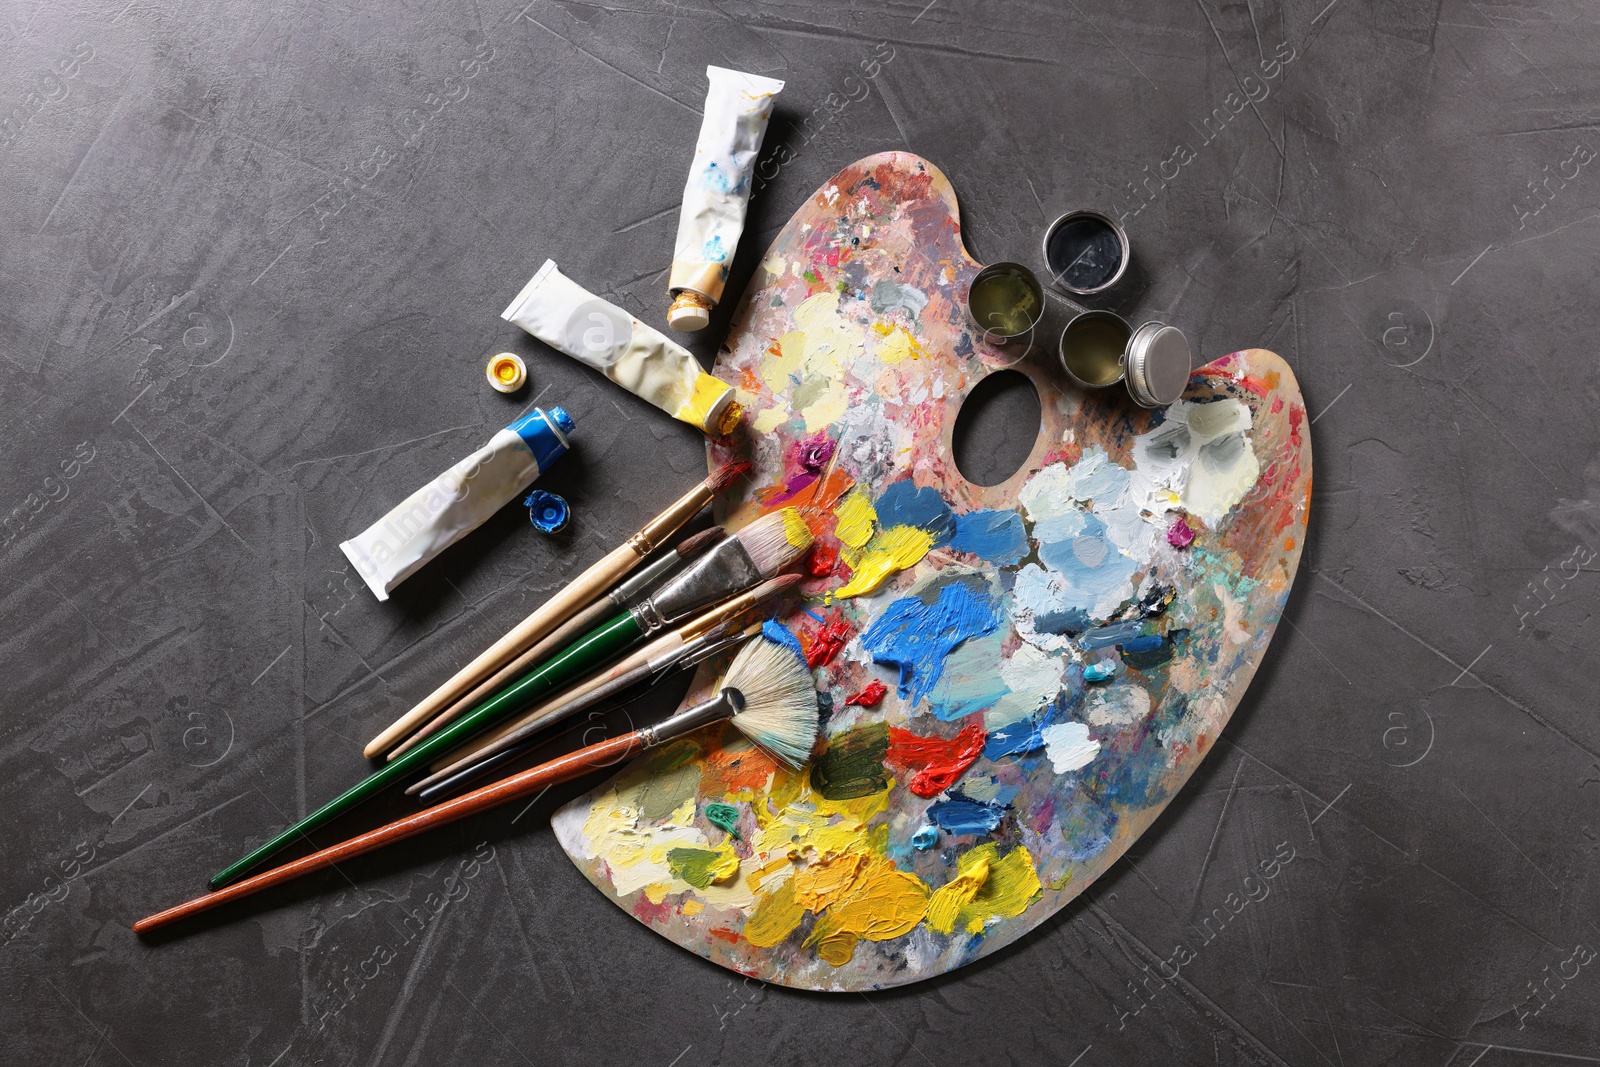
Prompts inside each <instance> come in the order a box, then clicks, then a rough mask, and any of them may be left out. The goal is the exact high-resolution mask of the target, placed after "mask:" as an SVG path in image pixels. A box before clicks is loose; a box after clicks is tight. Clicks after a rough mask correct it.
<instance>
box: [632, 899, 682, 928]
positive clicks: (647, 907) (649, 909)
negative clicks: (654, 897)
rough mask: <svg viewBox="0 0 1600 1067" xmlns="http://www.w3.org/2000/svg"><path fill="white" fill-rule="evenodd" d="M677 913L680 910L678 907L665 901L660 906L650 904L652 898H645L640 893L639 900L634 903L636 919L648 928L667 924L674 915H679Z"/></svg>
mask: <svg viewBox="0 0 1600 1067" xmlns="http://www.w3.org/2000/svg"><path fill="white" fill-rule="evenodd" d="M677 911H678V908H677V906H676V905H674V904H669V903H667V902H666V901H665V900H663V901H662V902H661V903H659V904H652V903H650V898H649V897H647V896H645V895H644V894H643V893H640V894H639V899H638V900H636V901H634V902H633V915H634V918H636V919H638V920H639V921H640V922H642V923H644V924H645V925H646V926H653V925H655V924H656V923H660V922H666V921H667V920H668V919H670V918H672V916H673V915H675V914H677Z"/></svg>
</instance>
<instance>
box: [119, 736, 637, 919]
mask: <svg viewBox="0 0 1600 1067" xmlns="http://www.w3.org/2000/svg"><path fill="white" fill-rule="evenodd" d="M643 747H644V735H643V734H641V733H640V732H639V731H637V730H636V731H634V732H633V733H628V734H623V735H622V736H621V737H614V738H611V739H610V740H608V741H601V742H600V743H599V744H597V745H589V746H587V747H586V748H580V749H578V750H577V751H576V752H570V753H568V754H567V755H565V756H562V757H561V758H560V759H554V760H551V761H550V762H548V763H541V764H540V765H539V766H537V767H531V768H529V769H528V770H525V771H523V772H522V773H521V774H514V775H512V776H511V777H509V778H505V779H502V780H501V781H498V782H495V783H494V784H493V785H486V786H484V787H483V788H482V789H474V790H473V791H472V792H470V793H465V794H463V795H461V796H459V797H456V798H455V799H454V800H447V801H445V802H444V803H443V804H438V805H435V806H434V807H431V808H426V809H424V810H422V811H419V812H417V813H416V814H415V815H408V816H406V817H405V818H403V819H396V820H395V821H394V822H392V823H389V824H388V825H387V826H380V827H379V828H378V829H376V830H371V831H368V832H367V833H364V834H362V835H361V836H360V837H353V838H351V839H350V840H348V841H345V842H342V843H341V844H337V845H333V846H331V847H329V848H325V849H323V850H322V851H320V852H313V853H312V854H311V855H309V856H306V857H304V858H302V859H298V860H295V861H294V862H293V863H285V864H284V865H283V866H281V867H274V868H273V869H272V870H270V871H264V872H262V873H261V874H258V875H255V876H254V877H252V878H246V879H245V880H244V881H242V882H236V883H235V884H233V885H230V886H228V887H227V888H226V889H219V890H217V891H216V892H215V893H208V894H206V895H205V896H203V897H196V898H195V899H193V900H190V901H188V902H186V903H183V904H179V905H178V906H177V907H173V908H168V909H167V910H166V911H163V912H158V913H156V914H155V915H151V916H149V917H148V918H144V919H140V920H139V921H138V922H136V923H134V924H133V932H134V933H136V934H142V933H145V932H147V931H150V930H158V929H160V928H161V927H163V926H168V925H170V924H172V923H175V922H177V921H178V920H179V919H183V918H187V917H188V916H190V915H197V914H199V913H200V912H203V911H210V910H211V909H212V908H216V907H220V906H221V905H223V904H226V903H228V902H229V901H231V900H238V899H239V898H240V897H248V896H252V895H254V894H256V893H259V892H261V891H262V890H263V889H270V888H272V887H273V886H275V885H282V884H283V883H285V882H291V881H293V880H294V879H296V878H299V877H300V876H301V875H303V874H310V873H311V872H313V871H320V870H324V869H326V868H328V867H332V866H334V865H335V864H337V863H339V862H340V861H341V860H347V859H351V858H353V857H355V856H360V855H363V854H365V853H368V852H372V851H375V850H377V849H380V848H382V847H383V846H384V845H389V844H393V843H394V842H396V841H404V840H405V839H406V838H408V837H415V836H416V835H418V834H420V833H422V832H423V831H425V830H431V829H433V828H434V827H435V826H443V825H444V824H445V823H451V822H456V821H458V820H460V819H465V818H467V817H468V816H469V815H476V814H478V813H479V812H482V811H488V810H489V809H490V808H495V807H499V806H500V805H501V804H506V803H509V802H510V801H513V800H518V799H521V798H522V797H526V796H529V795H530V794H534V793H538V792H540V791H542V790H544V789H548V788H549V787H550V786H553V785H559V784H560V783H562V782H567V781H571V780H572V779H574V778H581V777H583V776H584V775H585V774H588V773H590V772H591V771H597V770H600V769H602V768H605V767H612V766H615V765H616V764H618V763H621V762H622V761H623V760H625V759H627V758H628V757H629V756H631V755H633V754H634V753H635V752H637V751H639V750H640V749H641V748H643Z"/></svg>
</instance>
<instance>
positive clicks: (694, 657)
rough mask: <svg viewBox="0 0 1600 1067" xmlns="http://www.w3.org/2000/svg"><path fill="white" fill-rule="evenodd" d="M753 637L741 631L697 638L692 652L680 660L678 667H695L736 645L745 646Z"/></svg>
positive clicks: (691, 649) (692, 646)
mask: <svg viewBox="0 0 1600 1067" xmlns="http://www.w3.org/2000/svg"><path fill="white" fill-rule="evenodd" d="M751 636H752V635H751V634H750V633H748V632H747V631H744V630H740V631H738V632H736V633H731V634H723V633H715V634H707V635H706V636H705V637H697V638H695V639H694V641H693V643H692V645H691V648H690V650H689V651H688V652H687V653H686V654H685V655H684V656H683V658H682V659H680V660H678V666H680V667H693V666H694V665H695V664H697V663H703V662H705V661H706V660H708V659H710V658H711V657H712V656H715V655H716V654H717V653H718V652H723V651H726V650H727V649H730V648H733V647H734V646H735V645H742V644H744V643H745V642H746V641H748V640H750V638H751Z"/></svg>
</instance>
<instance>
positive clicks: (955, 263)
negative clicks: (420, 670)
mask: <svg viewBox="0 0 1600 1067" xmlns="http://www.w3.org/2000/svg"><path fill="white" fill-rule="evenodd" d="M978 267H979V264H977V263H976V262H974V261H973V260H972V259H971V257H969V256H968V255H967V253H966V250H965V249H964V248H963V247H962V244H961V237H960V222H959V218H958V213H957V207H956V198H955V193H954V192H953V190H952V189H951V187H950V183H949V182H948V181H947V180H946V179H945V177H944V175H943V174H941V173H940V172H939V171H938V170H937V169H936V168H935V167H933V166H932V165H931V164H930V163H928V162H927V161H926V160H923V159H921V158H919V157H917V156H914V155H910V154H906V153H885V154H882V155H877V156H871V157H869V158H867V159H863V160H861V161H859V162H857V163H855V164H852V165H851V166H849V167H846V168H845V169H844V170H842V171H841V172H840V173H839V174H838V175H836V176H835V177H834V178H833V179H832V180H831V181H829V182H828V183H826V184H825V185H824V186H823V187H822V188H821V189H820V190H818V191H817V193H816V194H815V195H814V196H812V197H811V198H810V199H809V200H808V201H807V202H806V203H805V204H804V205H802V206H801V208H800V209H799V210H798V211H797V212H796V213H795V215H794V217H793V218H792V219H791V220H790V221H789V223H788V225H787V226H786V227H785V228H784V230H783V232H782V233H780V234H779V236H778V238H777V240H776V241H774V242H773V245H772V248H771V249H770V251H769V253H768V255H767V258H766V259H765V260H764V262H763V266H762V269H761V270H760V271H758V273H757V276H756V278H755V280H754V282H753V283H752V285H751V287H750V290H749V292H748V293H747V294H746V296H745V299H744V303H743V305H742V308H741V310H740V312H739V314H738V316H737V319H736V322H735V324H734V326H733V328H732V331H731V332H730V335H729V338H728V342H727V345H726V347H725V348H724V349H723V351H722V353H721V355H720V357H719V359H718V361H717V366H716V373H717V374H718V375H719V376H721V377H722V378H723V379H724V380H726V381H729V382H731V383H733V384H735V385H736V386H738V387H739V390H740V400H741V402H742V403H743V404H744V407H745V419H744V423H743V425H742V427H741V430H740V431H739V433H738V434H737V435H736V436H735V438H734V439H733V443H732V445H731V446H726V447H714V448H713V453H714V454H713V455H712V456H711V457H710V458H711V460H712V462H713V463H715V462H716V461H718V460H720V459H722V458H725V456H726V455H728V454H729V453H737V454H740V455H743V456H744V457H746V458H748V459H749V460H751V462H752V463H753V470H752V472H751V477H750V480H749V481H748V482H747V483H744V484H742V485H740V486H738V487H736V489H735V490H733V491H732V492H730V493H729V494H728V495H727V496H726V497H725V498H724V499H722V500H721V501H720V502H719V506H720V507H721V509H722V512H721V514H722V517H724V518H725V519H726V521H728V522H729V524H730V525H731V526H734V527H738V526H741V525H743V524H744V523H746V522H749V521H750V520H751V519H753V518H754V517H755V516H756V515H758V514H760V513H762V512H764V511H769V510H772V509H774V508H778V507H783V506H795V507H799V508H800V509H801V510H802V513H803V514H804V515H805V517H806V519H807V522H808V524H809V525H810V526H811V527H812V529H813V531H814V532H815V533H816V535H817V544H818V547H817V548H816V549H814V550H813V555H812V557H811V559H810V560H809V561H808V564H807V566H808V574H810V575H811V576H810V577H808V579H807V581H806V582H805V583H804V584H803V585H802V587H801V588H802V590H803V592H804V598H803V601H804V602H803V603H801V604H795V603H792V602H791V603H789V604H787V605H786V607H785V614H784V617H783V619H782V621H783V622H784V623H785V624H786V625H787V626H788V628H789V629H790V630H791V631H792V632H793V633H795V634H796V635H797V636H798V637H799V639H800V641H801V643H802V645H803V646H804V649H805V651H806V653H807V655H808V658H810V659H813V660H815V661H816V667H815V671H814V674H815V678H816V685H817V689H818V692H819V693H820V694H821V699H822V702H823V705H824V716H825V720H824V725H823V735H824V738H825V739H826V749H825V750H823V751H821V753H820V755H818V756H817V758H816V759H815V761H814V762H813V764H812V766H811V767H810V768H809V769H807V770H805V771H801V772H794V773H791V772H789V771H786V770H783V769H782V768H779V767H778V766H776V765H774V764H773V763H772V762H771V761H770V760H769V759H768V758H767V757H766V756H765V755H764V754H762V753H761V752H760V751H758V750H756V749H754V748H753V747H751V746H750V745H749V744H748V743H747V742H745V741H743V740H742V739H741V738H739V736H738V735H737V734H736V733H735V732H734V731H733V730H732V728H731V727H730V728H727V729H726V730H711V731H703V732H702V733H701V734H700V735H696V736H695V737H694V738H692V739H685V740H681V741H679V742H677V743H675V744H673V745H670V746H667V747H665V748H663V749H661V750H658V751H656V752H654V753H651V754H649V755H647V756H646V757H643V758H641V759H640V760H638V761H636V762H635V763H633V764H632V765H630V766H628V767H627V768H625V769H624V770H623V771H622V772H621V773H619V774H618V775H617V776H616V777H615V778H613V779H612V780H611V781H610V782H608V783H606V784H605V785H603V786H601V787H599V788H598V789H596V790H594V791H593V792H591V793H589V794H587V795H586V796H584V797H581V798H579V799H578V800H575V801H573V802H572V803H570V804H568V805H567V806H565V807H564V808H562V809H561V810H560V811H559V812H558V813H557V814H556V816H555V818H554V820H553V822H554V826H555V829H556V833H557V835H558V837H559V839H560V841H561V844H562V846H563V847H564V848H565V849H566V851H567V853H568V855H569V856H571V857H572V860H573V862H574V863H576V864H577V865H578V868H579V869H580V870H581V871H583V873H584V874H585V875H586V876H587V877H588V878H589V879H590V880H591V881H593V882H594V884H595V885H596V886H598V887H599V888H600V889H601V891H602V892H604V893H605V894H606V895H607V896H609V897H610V898H611V899H613V900H614V901H616V903H617V904H618V905H619V906H621V907H623V908H625V909H626V910H627V911H628V912H629V913H630V914H632V915H633V916H634V917H636V918H637V919H638V920H639V921H641V922H643V923H644V924H645V925H647V926H649V927H650V928H651V929H652V930H654V931H656V932H657V933H659V934H661V935H663V936H664V937H668V938H670V939H672V940H673V941H675V942H677V943H678V944H680V945H683V946H684V947H685V948H688V949H690V950H692V951H694V952H696V953H699V954H700V955H702V956H704V957H706V958H707V959H710V960H712V961H714V962H716V963H719V964H722V965H724V966H726V967H729V968H732V969H734V970H737V971H739V972H741V973H743V974H747V975H751V976H754V977H756V978H759V979H761V980H763V981H769V982H778V983H782V984H785V985H791V986H797V987H802V988H808V989H816V990H828V991H839V992H849V991H857V990H866V989H875V988H881V987H884V986H892V985H900V984H904V983H907V982H914V981H917V980H919V979H923V978H929V977H932V976H934V975H938V974H942V973H944V972H946V971H949V970H951V969H952V968H955V967H959V966H961V965H962V964H964V963H968V962H971V961H972V960H974V959H977V958H979V957H981V956H983V955H985V954H987V953H990V952H993V951H994V950H996V949H998V948H1000V947H1001V946H1003V945H1006V944H1008V943H1010V942H1011V941H1014V940H1015V939H1017V938H1018V937H1021V936H1022V935H1023V934H1025V933H1027V932H1028V931H1029V930H1031V929H1033V928H1034V927H1035V926H1037V925H1038V924H1039V923H1041V922H1043V921H1044V920H1045V919H1047V918H1048V917H1049V916H1050V915H1052V914H1053V913H1054V912H1055V911H1056V910H1057V909H1059V908H1061V907H1062V906H1063V905H1064V904H1066V903H1067V902H1068V901H1070V900H1072V899H1073V898H1074V897H1075V896H1077V895H1078V894H1079V893H1081V892H1083V890H1084V889H1085V888H1087V887H1088V886H1089V885H1090V884H1091V883H1093V881H1094V880H1095V879H1096V878H1097V877H1098V876H1099V875H1100V874H1101V872H1103V871H1104V870H1105V869H1106V868H1107V867H1109V866H1110V865H1111V864H1112V863H1113V862H1115V860H1116V859H1117V858H1118V857H1119V856H1121V855H1122V853H1123V852H1124V850H1126V849H1127V848H1128V846H1129V845H1131V844H1132V843H1133V842H1134V841H1135V840H1136V839H1137V838H1138V837H1139V835H1140V834H1141V833H1143V832H1144V830H1145V829H1146V828H1147V827H1148V826H1149V825H1150V823H1151V821H1152V820H1153V819H1154V818H1155V817H1156V816H1157V815H1158V814H1159V813H1160V812H1161V810H1162V808H1164V807H1165V806H1166V804H1167V802H1168V801H1169V800H1171V798H1172V797H1173V795H1174V794H1175V793H1176V792H1177V791H1178V789H1179V788H1180V787H1181V786H1182V785H1183V783H1184V782H1185V781H1187V780H1188V778H1189V776H1190V775H1191V774H1192V773H1193V772H1194V769H1195V768H1196V766H1198V765H1199V763H1200V760H1201V759H1203V758H1204V757H1205V755H1206V754H1207V753H1208V752H1209V751H1210V750H1211V748H1212V746H1213V743H1214V741H1215V739H1216V737H1217V734H1218V733H1219V732H1220V731H1221V730H1222V728H1223V726H1224V725H1225V724H1226V723H1227V721H1228V718H1229V716H1230V715H1231V714H1232V712H1233V709H1234V707H1235V706H1237V704H1238V702H1239V699H1240V697H1241V696H1242V695H1243V693H1244V691H1245V688H1246V686H1248V685H1249V683H1250V679H1251V677H1252V676H1253V675H1254V674H1255V671H1256V667H1257V666H1258V665H1259V663H1260V662H1261V657H1262V656H1263V655H1264V654H1265V652H1266V649H1267V645H1268V643H1269V642H1270V641H1271V638H1272V633H1273V630H1274V629H1275V627H1276V625H1277V621H1278V618H1279V615H1280V613H1281V611H1282V608H1283V605H1284V602H1285V600H1286V599H1287V597H1288V595H1289V590H1290V587H1291V584H1292V582H1293V579H1294V575H1295V570H1296V567H1297V566H1298V564H1299V559H1300V549H1301V545H1302V544H1303V542H1304V537H1305V523H1306V514H1307V505H1308V502H1309V498H1310V491H1311V448H1310V441H1309V436H1308V434H1307V432H1306V428H1305V407H1304V405H1303V403H1302V400H1301V397H1300V392H1299V388H1298V386H1297V384H1296V382H1295V379H1294V374H1293V373H1292V372H1291V371H1290V369H1289V367H1288V366H1287V365H1286V364H1285V363H1284V362H1283V360H1281V359H1280V358H1279V357H1278V356H1276V355H1274V354H1273V353H1271V352H1267V351H1264V350H1261V349H1251V350H1247V351H1243V352H1236V353H1234V354H1232V355H1229V356H1224V357H1222V358H1221V359H1217V360H1214V361H1212V362H1210V363H1208V364H1206V365H1205V366H1203V367H1201V368H1199V369H1198V370H1196V371H1195V373H1194V374H1193V375H1192V377H1191V379H1190V382H1189V387H1188V390H1187V392H1186V393H1185V394H1184V398H1183V400H1181V401H1179V402H1178V403H1177V404H1175V405H1173V407H1171V408H1169V409H1166V410H1165V411H1163V412H1150V411H1144V410H1141V409H1139V408H1137V407H1136V406H1134V405H1133V404H1132V403H1131V401H1130V400H1129V399H1128V398H1127V396H1126V394H1125V393H1124V392H1122V391H1121V390H1120V389H1115V390H1104V391H1100V392H1096V393H1087V392H1084V391H1082V390H1079V389H1077V388H1075V387H1073V386H1072V385H1070V384H1069V383H1068V382H1067V380H1066V378H1065V376H1064V375H1063V374H1062V373H1061V371H1060V370H1059V368H1058V367H1056V366H1054V365H1053V362H1052V360H1051V359H1049V358H1048V356H1047V355H1046V354H1043V353H1039V352H1036V353H1035V354H1034V355H1032V356H1030V357H1027V358H1024V359H1022V360H1021V361H1020V362H1017V361H1016V360H1017V356H1016V353H1015V352H1014V351H1009V350H1000V349H995V348H991V347H989V346H987V345H986V344H984V343H983V342H982V340H981V337H980V336H979V334H978V332H977V331H975V330H973V329H972V328H971V327H970V325H969V324H968V322H967V321H966V318H965V313H964V305H963V301H964V297H965V293H966V288H967V286H968V284H969V283H970V281H971V279H972V277H973V275H974V274H975V273H976V272H977V270H978ZM1046 347H1048V346H1046ZM1002 367H1014V369H1016V370H1018V371H1020V372H1021V373H1023V374H1026V375H1027V376H1028V377H1029V378H1030V379H1031V380H1032V381H1033V383H1034V385H1035V387H1036V389H1037V390H1038V393H1039V396H1040V398H1041V407H1042V419H1041V422H1042V425H1041V427H1040V432H1039V437H1038V440H1037V442H1036V443H1035V445H1034V448H1033V451H1032V453H1031V454H1030V455H1029V457H1028V459H1027V461H1026V462H1025V463H1024V464H1023V465H1022V467H1021V469H1020V470H1018V471H1017V472H1016V473H1015V474H1014V475H1012V476H1011V477H1010V478H1008V479H1007V480H1006V481H1005V482H1003V483H1001V484H999V485H994V486H988V487H984V486H978V485H974V484H971V483H970V482H968V481H967V480H966V479H964V478H963V477H962V476H961V474H960V473H959V472H958V471H957V469H956V466H955V463H954V460H953V459H952V458H951V457H952V450H951V433H952V430H953V427H954V425H955V421H956V416H957V413H958V412H959V411H960V409H961V405H962V403H963V401H964V400H965V399H966V397H967V395H968V394H969V393H970V392H971V391H972V388H973V387H974V386H975V385H976V384H977V383H978V382H979V381H981V380H982V379H983V378H984V377H985V376H987V375H988V374H990V373H992V372H993V371H995V370H997V369H999V368H1002ZM919 550H920V551H919ZM834 552H837V553H838V554H839V561H838V563H837V564H832V565H831V566H830V564H831V554H832V553H834ZM901 564H908V565H907V566H905V567H904V569H898V570H897V569H896V567H897V566H899V565H901ZM813 567H814V568H815V570H816V571H821V572H822V573H821V574H815V573H813V572H812V570H811V569H809V568H813ZM875 571H881V572H883V573H885V574H886V575H887V577H885V578H884V580H883V581H882V584H881V586H879V587H878V588H877V589H876V590H875V591H872V592H862V593H860V595H850V594H852V593H856V592H857V591H858V590H861V588H862V587H863V586H866V585H870V584H871V582H870V580H869V578H868V576H869V575H871V574H873V573H874V572H875ZM726 662H727V661H726V659H724V660H722V661H721V662H717V663H713V664H708V665H707V666H706V667H703V668H702V669H701V672H700V675H699V676H698V677H697V678H696V683H695V686H694V688H693V690H692V691H691V693H690V696H689V698H688V700H690V701H693V700H698V699H701V698H702V697H703V696H704V695H706V694H707V693H708V692H709V691H710V689H711V687H712V685H713V684H714V682H715V681H716V679H717V678H718V677H719V676H720V673H721V670H722V669H723V668H724V667H725V666H726ZM1103 675H1104V677H1102V676H1103ZM875 681H876V682H879V683H881V685H882V687H884V688H885V689H886V693H885V695H884V696H883V697H882V698H881V700H880V701H878V702H876V703H874V702H872V701H871V699H870V698H871V696H872V685H871V683H873V682H875ZM864 691H865V692H864ZM852 698H854V700H853V701H852Z"/></svg>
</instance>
